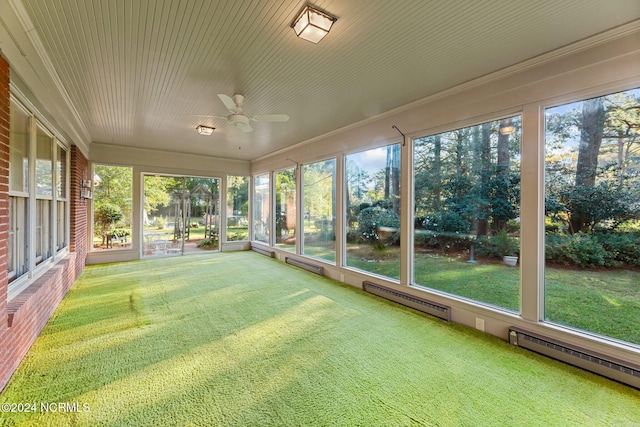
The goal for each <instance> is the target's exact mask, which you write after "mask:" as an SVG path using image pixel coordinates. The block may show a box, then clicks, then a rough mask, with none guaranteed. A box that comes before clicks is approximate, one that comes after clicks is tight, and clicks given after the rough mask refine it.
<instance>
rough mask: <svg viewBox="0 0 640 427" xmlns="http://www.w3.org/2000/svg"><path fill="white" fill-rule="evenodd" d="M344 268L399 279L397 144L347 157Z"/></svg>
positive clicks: (398, 152)
mask: <svg viewBox="0 0 640 427" xmlns="http://www.w3.org/2000/svg"><path fill="white" fill-rule="evenodd" d="M345 184H346V207H345V210H346V230H347V238H346V246H347V256H346V265H347V266H349V267H355V268H359V269H361V270H365V271H368V272H371V273H375V274H380V275H383V276H388V277H391V278H394V279H400V144H394V145H389V146H386V147H382V148H376V149H373V150H367V151H363V152H360V153H355V154H350V155H348V156H346V170H345Z"/></svg>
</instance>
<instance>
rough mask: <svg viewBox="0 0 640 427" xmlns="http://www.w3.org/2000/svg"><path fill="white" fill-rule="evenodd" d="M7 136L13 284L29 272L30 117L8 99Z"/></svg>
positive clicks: (10, 259) (9, 257)
mask: <svg viewBox="0 0 640 427" xmlns="http://www.w3.org/2000/svg"><path fill="white" fill-rule="evenodd" d="M10 108H11V122H10V123H11V129H10V133H9V242H8V270H9V271H8V275H9V281H13V280H15V279H17V278H18V277H20V276H22V275H24V274H25V273H27V272H28V271H29V263H28V260H27V256H28V251H27V242H28V233H27V231H28V225H29V124H30V114H29V113H28V112H27V111H26V110H24V109H22V108H21V107H20V105H19V104H18V103H16V102H14V101H13V99H12V100H11V106H10Z"/></svg>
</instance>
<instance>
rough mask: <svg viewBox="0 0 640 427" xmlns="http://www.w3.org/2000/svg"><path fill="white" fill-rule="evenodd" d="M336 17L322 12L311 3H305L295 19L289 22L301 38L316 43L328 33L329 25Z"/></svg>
mask: <svg viewBox="0 0 640 427" xmlns="http://www.w3.org/2000/svg"><path fill="white" fill-rule="evenodd" d="M337 20H338V18H336V17H335V16H331V15H329V14H327V13H325V12H322V11H320V10H318V9H316V8H314V7H312V6H311V5H306V6H305V7H304V9H302V12H300V14H299V15H298V17H297V18H296V20H295V21H294V22H293V24H291V28H293V31H295V33H296V36H298V37H300V38H301V39H304V40H307V41H310V42H312V43H318V42H319V41H320V40H322V38H323V37H324V36H326V35H327V34H329V31H330V30H331V26H332V25H333V23H334V22H336V21H337Z"/></svg>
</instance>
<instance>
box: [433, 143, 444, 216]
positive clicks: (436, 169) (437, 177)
mask: <svg viewBox="0 0 640 427" xmlns="http://www.w3.org/2000/svg"><path fill="white" fill-rule="evenodd" d="M441 157H442V140H441V138H440V135H436V136H435V138H434V140H433V182H434V186H433V199H434V208H435V209H436V211H437V210H440V205H441V201H442V191H441V188H442V176H441V174H442V158H441Z"/></svg>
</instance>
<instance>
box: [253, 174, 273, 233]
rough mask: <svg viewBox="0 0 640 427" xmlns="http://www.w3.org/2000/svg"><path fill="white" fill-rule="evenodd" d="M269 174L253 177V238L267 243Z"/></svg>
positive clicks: (269, 206) (269, 208) (269, 207)
mask: <svg viewBox="0 0 640 427" xmlns="http://www.w3.org/2000/svg"><path fill="white" fill-rule="evenodd" d="M269 185H270V184H269V174H264V175H258V176H255V177H254V178H253V240H256V241H258V242H263V243H269V228H270V214H271V203H270V201H271V200H270V194H271V193H270V192H269Z"/></svg>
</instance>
